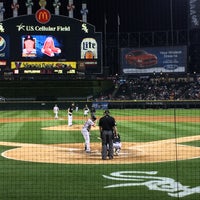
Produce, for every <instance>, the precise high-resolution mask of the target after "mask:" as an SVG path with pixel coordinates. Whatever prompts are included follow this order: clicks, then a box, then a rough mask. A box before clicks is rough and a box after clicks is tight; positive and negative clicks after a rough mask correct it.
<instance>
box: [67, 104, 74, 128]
mask: <svg viewBox="0 0 200 200" xmlns="http://www.w3.org/2000/svg"><path fill="white" fill-rule="evenodd" d="M73 110H74V104H73V103H72V105H71V106H70V107H69V108H68V110H67V114H68V126H72V121H73V115H72V114H73Z"/></svg>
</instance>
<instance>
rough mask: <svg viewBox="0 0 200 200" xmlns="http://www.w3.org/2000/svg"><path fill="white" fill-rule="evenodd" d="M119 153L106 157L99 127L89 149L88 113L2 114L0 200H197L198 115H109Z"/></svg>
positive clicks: (199, 177) (158, 111)
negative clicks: (69, 115) (86, 136)
mask: <svg viewBox="0 0 200 200" xmlns="http://www.w3.org/2000/svg"><path fill="white" fill-rule="evenodd" d="M110 112H111V115H112V116H114V117H115V119H116V121H117V128H118V132H119V133H120V136H121V141H122V149H121V151H120V153H119V155H118V156H114V159H113V160H102V159H101V140H100V138H99V130H98V119H99V118H100V117H101V116H102V115H103V110H97V113H96V116H97V126H96V127H94V128H92V130H91V133H90V134H91V135H90V138H91V150H92V151H91V153H90V154H86V153H85V151H84V139H83V136H82V135H81V132H80V131H81V127H82V125H83V123H84V121H85V120H86V119H85V118H84V117H83V110H81V109H79V111H78V112H75V111H74V113H73V126H71V127H68V126H67V113H66V110H65V109H63V110H62V109H61V110H60V112H59V119H57V120H55V119H54V114H53V111H52V109H48V110H30V109H29V110H18V109H16V110H14V109H12V110H1V111H0V151H1V156H0V200H12V199H14V200H32V199H33V200H90V199H91V200H98V199H99V200H100V199H101V200H102V199H104V200H107V199H108V200H116V199H124V200H132V199H135V200H146V199H148V200H155V199H162V200H169V199H170V200H171V199H175V200H176V199H183V200H199V199H200V168H199V167H200V109H111V110H110Z"/></svg>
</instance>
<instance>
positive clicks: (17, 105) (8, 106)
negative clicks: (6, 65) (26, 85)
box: [0, 98, 200, 110]
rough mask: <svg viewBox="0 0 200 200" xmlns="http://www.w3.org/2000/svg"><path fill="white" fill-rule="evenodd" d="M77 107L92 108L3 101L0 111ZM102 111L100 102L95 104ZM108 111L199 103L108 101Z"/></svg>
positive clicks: (65, 103) (82, 104)
mask: <svg viewBox="0 0 200 200" xmlns="http://www.w3.org/2000/svg"><path fill="white" fill-rule="evenodd" d="M72 102H73V103H75V105H78V107H79V109H83V108H84V107H85V105H86V104H87V105H88V107H89V108H91V107H92V103H93V102H92V101H79V100H77V99H76V98H74V99H72V100H71V101H45V100H44V101H5V102H0V110H49V109H52V108H53V106H54V105H55V104H58V105H59V108H60V109H67V108H68V107H69V105H70V104H71V103H72ZM95 103H96V104H99V105H100V106H99V107H98V108H99V109H102V106H101V104H102V101H101V102H95ZM104 103H105V104H107V107H108V108H109V109H128V108H132V109H147V108H150V109H168V108H185V109H190V108H194V109H195V108H200V101H109V102H104Z"/></svg>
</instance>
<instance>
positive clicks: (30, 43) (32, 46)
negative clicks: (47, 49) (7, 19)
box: [22, 35, 36, 57]
mask: <svg viewBox="0 0 200 200" xmlns="http://www.w3.org/2000/svg"><path fill="white" fill-rule="evenodd" d="M22 45H23V52H22V57H36V39H35V38H33V37H32V36H31V35H27V36H25V38H23V42H22Z"/></svg>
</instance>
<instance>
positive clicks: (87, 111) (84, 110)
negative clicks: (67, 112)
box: [83, 104, 90, 117]
mask: <svg viewBox="0 0 200 200" xmlns="http://www.w3.org/2000/svg"><path fill="white" fill-rule="evenodd" d="M89 112H90V109H89V108H88V106H87V104H86V105H85V107H84V108H83V115H84V117H87V116H88V113H89Z"/></svg>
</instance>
